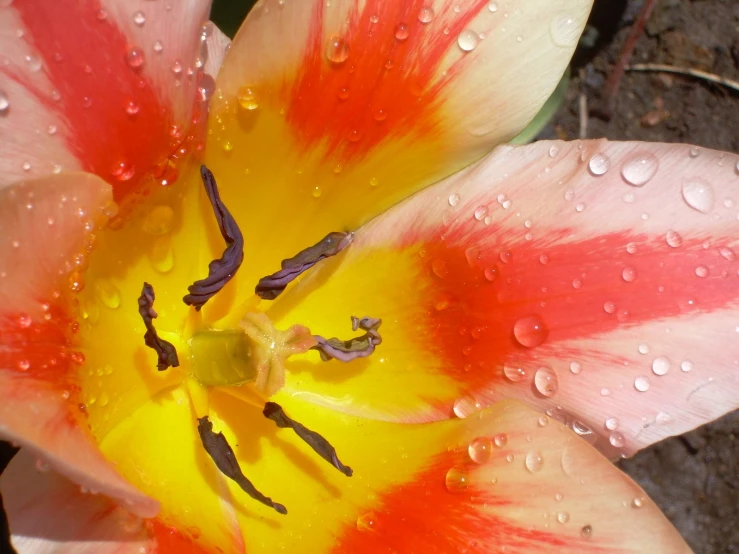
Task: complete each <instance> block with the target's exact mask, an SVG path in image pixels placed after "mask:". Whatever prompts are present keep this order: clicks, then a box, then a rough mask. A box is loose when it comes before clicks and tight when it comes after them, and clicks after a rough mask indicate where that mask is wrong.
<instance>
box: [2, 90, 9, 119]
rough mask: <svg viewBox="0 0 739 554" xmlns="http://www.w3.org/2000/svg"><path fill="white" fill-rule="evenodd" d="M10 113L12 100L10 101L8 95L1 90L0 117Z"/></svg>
mask: <svg viewBox="0 0 739 554" xmlns="http://www.w3.org/2000/svg"><path fill="white" fill-rule="evenodd" d="M9 111H10V100H8V95H7V94H5V92H3V91H2V90H0V116H3V115H7V114H8V112H9Z"/></svg>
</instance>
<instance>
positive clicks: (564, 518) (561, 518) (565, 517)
mask: <svg viewBox="0 0 739 554" xmlns="http://www.w3.org/2000/svg"><path fill="white" fill-rule="evenodd" d="M557 521H558V522H560V523H567V522H568V521H570V514H569V513H568V512H559V513H558V514H557Z"/></svg>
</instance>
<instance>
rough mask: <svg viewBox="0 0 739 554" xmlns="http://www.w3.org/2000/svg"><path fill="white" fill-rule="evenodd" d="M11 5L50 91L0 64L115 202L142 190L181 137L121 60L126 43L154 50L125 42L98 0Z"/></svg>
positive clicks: (167, 112)
mask: <svg viewBox="0 0 739 554" xmlns="http://www.w3.org/2000/svg"><path fill="white" fill-rule="evenodd" d="M12 7H13V9H14V10H16V12H17V13H18V15H19V17H20V19H21V21H22V23H23V25H24V26H25V28H26V33H25V35H24V40H26V41H27V42H28V43H29V45H30V47H31V48H32V50H35V51H36V52H37V53H38V54H39V55H40V57H41V58H43V60H44V62H45V63H44V65H43V71H44V72H45V73H46V75H47V77H48V79H49V80H50V82H51V85H52V87H53V90H54V91H56V92H54V94H53V96H52V91H51V90H38V89H36V88H34V87H33V86H31V85H30V84H29V83H28V82H27V81H26V80H25V79H24V70H22V69H21V68H20V67H18V66H13V65H11V66H6V67H0V71H2V72H4V73H5V74H6V75H7V76H8V77H9V78H11V79H13V80H15V81H17V82H19V83H21V84H22V85H24V86H26V87H27V88H28V90H29V91H30V92H31V93H32V94H34V95H35V96H36V97H38V99H39V100H40V101H41V102H42V103H43V104H44V105H45V106H47V107H48V109H49V110H50V111H54V112H58V113H59V114H60V116H61V117H62V118H63V119H64V120H65V121H66V122H67V125H68V126H69V130H70V132H69V134H68V135H67V136H66V140H67V142H68V148H69V149H70V151H72V152H73V153H74V154H75V155H76V157H77V158H78V159H79V160H80V162H81V164H82V167H83V168H84V169H85V170H86V171H88V172H91V173H95V174H97V175H99V176H100V177H102V178H103V179H105V180H106V181H108V182H110V183H112V184H113V191H114V199H115V200H116V201H117V202H120V201H121V200H122V199H124V198H128V197H129V196H130V195H131V194H132V193H135V192H142V190H141V189H142V188H143V187H142V185H143V183H142V178H143V177H144V176H146V175H147V174H149V173H151V172H152V171H153V170H154V169H155V167H157V166H160V168H161V167H164V168H165V169H166V167H167V165H166V161H167V157H168V156H169V154H170V152H173V151H174V150H175V149H176V145H177V143H179V142H181V141H182V138H183V136H182V128H181V127H177V126H174V124H175V123H176V122H175V121H173V115H172V112H171V109H170V108H169V107H168V106H166V105H164V104H163V103H162V101H161V98H160V96H159V95H158V93H157V91H156V90H155V88H154V86H153V84H152V83H151V81H150V80H149V79H148V78H147V77H146V76H144V75H143V74H142V73H141V71H140V68H139V69H135V68H132V67H131V65H129V63H128V62H127V60H126V56H127V54H128V52H129V51H130V49H132V48H138V49H140V50H141V51H142V52H143V56H144V58H146V57H147V56H154V55H156V54H154V52H153V51H152V50H151V45H150V44H131V43H129V42H128V41H127V39H126V37H125V36H124V34H123V33H122V32H121V30H120V29H119V28H118V27H117V26H116V25H115V22H114V21H113V19H112V18H108V17H107V16H106V12H105V10H104V9H103V8H102V7H101V4H100V2H98V1H97V0H80V1H55V2H47V1H45V0H24V1H23V2H16V3H15V4H13V6H12ZM144 63H146V62H145V61H144ZM57 92H58V100H57V101H55V100H54V99H53V98H55V97H57ZM170 130H172V132H170ZM162 164H163V165H162ZM159 172H161V173H163V172H164V170H162V169H160V170H159ZM170 177H171V175H170Z"/></svg>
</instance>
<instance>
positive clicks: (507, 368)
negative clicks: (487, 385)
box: [503, 364, 526, 383]
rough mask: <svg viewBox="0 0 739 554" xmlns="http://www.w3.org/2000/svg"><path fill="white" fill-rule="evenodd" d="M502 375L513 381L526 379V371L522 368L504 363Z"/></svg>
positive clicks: (518, 381)
mask: <svg viewBox="0 0 739 554" xmlns="http://www.w3.org/2000/svg"><path fill="white" fill-rule="evenodd" d="M503 375H505V376H506V379H508V380H509V381H512V382H514V383H520V382H521V381H523V380H524V379H526V371H525V370H524V369H523V368H521V367H518V366H515V365H508V364H506V365H504V366H503Z"/></svg>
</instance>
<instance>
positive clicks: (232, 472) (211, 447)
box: [198, 416, 287, 515]
mask: <svg viewBox="0 0 739 554" xmlns="http://www.w3.org/2000/svg"><path fill="white" fill-rule="evenodd" d="M198 433H199V434H200V440H201V441H202V443H203V448H205V451H206V452H207V453H208V455H209V456H210V457H211V458H212V459H213V461H214V462H215V463H216V466H217V467H218V469H219V470H220V471H221V473H223V474H224V475H225V476H226V477H228V478H229V479H233V480H234V481H236V483H237V484H238V485H239V486H240V487H241V489H242V490H243V491H244V492H245V493H246V494H248V495H249V496H251V497H252V498H253V499H254V500H257V501H258V502H261V503H262V504H264V505H266V506H269V507H270V508H274V509H275V511H276V512H277V513H278V514H283V515H285V514H286V513H287V508H285V506H283V505H282V504H278V503H277V502H273V501H272V499H271V498H269V497H268V496H265V495H263V494H262V493H261V492H259V491H258V490H257V489H256V487H254V485H252V483H251V481H249V479H247V478H246V477H245V476H244V474H243V473H242V471H241V467H239V462H238V461H237V460H236V455H235V454H234V451H233V450H232V449H231V446H230V445H229V444H228V441H227V440H226V437H224V436H223V433H214V432H213V424H212V423H211V422H210V420H209V419H208V416H205V417H201V418H198Z"/></svg>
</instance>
